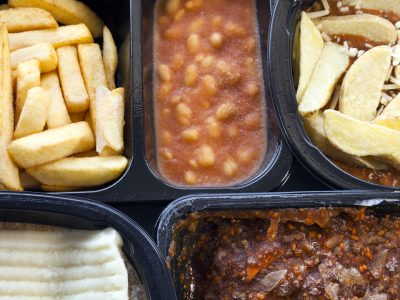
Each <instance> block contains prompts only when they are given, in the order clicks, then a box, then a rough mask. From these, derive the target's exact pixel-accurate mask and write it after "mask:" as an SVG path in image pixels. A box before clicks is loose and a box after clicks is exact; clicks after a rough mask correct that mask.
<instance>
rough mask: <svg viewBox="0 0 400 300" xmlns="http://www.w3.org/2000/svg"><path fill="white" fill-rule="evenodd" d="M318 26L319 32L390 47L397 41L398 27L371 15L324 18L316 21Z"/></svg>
mask: <svg viewBox="0 0 400 300" xmlns="http://www.w3.org/2000/svg"><path fill="white" fill-rule="evenodd" d="M379 2H383V1H379ZM316 25H317V28H318V29H319V30H321V31H322V32H325V33H327V34H330V35H347V34H351V35H357V36H361V37H363V38H365V39H367V40H369V41H372V42H375V43H380V44H390V45H393V44H395V43H396V41H397V32H396V27H394V25H393V24H392V23H390V22H389V21H388V20H386V19H385V18H382V17H379V16H375V15H370V14H361V15H348V16H335V17H324V18H321V19H320V20H318V21H316Z"/></svg>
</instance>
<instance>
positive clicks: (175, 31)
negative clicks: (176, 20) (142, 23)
mask: <svg viewBox="0 0 400 300" xmlns="http://www.w3.org/2000/svg"><path fill="white" fill-rule="evenodd" d="M181 35H182V30H181V29H180V28H178V27H176V26H171V27H170V28H168V29H167V30H165V32H164V36H165V37H166V38H167V39H170V40H177V39H178V38H179V37H180V36H181Z"/></svg>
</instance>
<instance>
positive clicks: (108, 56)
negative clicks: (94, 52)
mask: <svg viewBox="0 0 400 300" xmlns="http://www.w3.org/2000/svg"><path fill="white" fill-rule="evenodd" d="M103 62H104V69H105V72H106V77H107V82H108V88H109V89H110V90H114V89H115V72H116V70H117V66H118V52H117V46H115V42H114V39H113V36H112V34H111V31H110V30H109V29H108V27H107V26H104V29H103Z"/></svg>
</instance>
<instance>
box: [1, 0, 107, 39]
mask: <svg viewBox="0 0 400 300" xmlns="http://www.w3.org/2000/svg"><path fill="white" fill-rule="evenodd" d="M8 4H9V5H10V6H13V7H38V8H42V9H44V10H47V11H49V12H50V13H51V14H52V15H53V16H54V17H55V19H56V20H57V21H58V22H60V23H62V24H67V25H69V24H79V23H84V24H86V25H87V26H88V27H89V29H90V32H91V33H92V34H93V36H94V37H96V38H97V37H101V35H102V30H103V26H104V24H103V21H102V20H101V19H100V18H99V17H98V16H97V15H96V13H94V12H93V11H92V10H91V9H90V8H89V7H88V6H86V5H85V4H83V3H82V2H80V1H76V0H9V1H8Z"/></svg>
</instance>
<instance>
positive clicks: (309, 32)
mask: <svg viewBox="0 0 400 300" xmlns="http://www.w3.org/2000/svg"><path fill="white" fill-rule="evenodd" d="M299 47H300V49H299V53H298V55H300V59H299V65H300V66H299V67H300V74H299V75H300V77H299V86H298V88H297V94H296V98H297V103H300V102H301V99H302V97H303V94H304V92H305V90H306V88H307V85H308V83H309V82H310V79H311V75H312V73H313V71H314V68H315V65H316V64H317V62H318V59H319V57H320V56H321V53H322V49H323V48H324V40H323V39H322V35H321V33H320V32H319V30H318V29H317V27H316V26H315V24H314V22H313V21H312V20H311V19H310V18H309V17H308V15H307V13H306V12H302V14H301V22H300V45H299ZM297 59H298V58H297Z"/></svg>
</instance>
